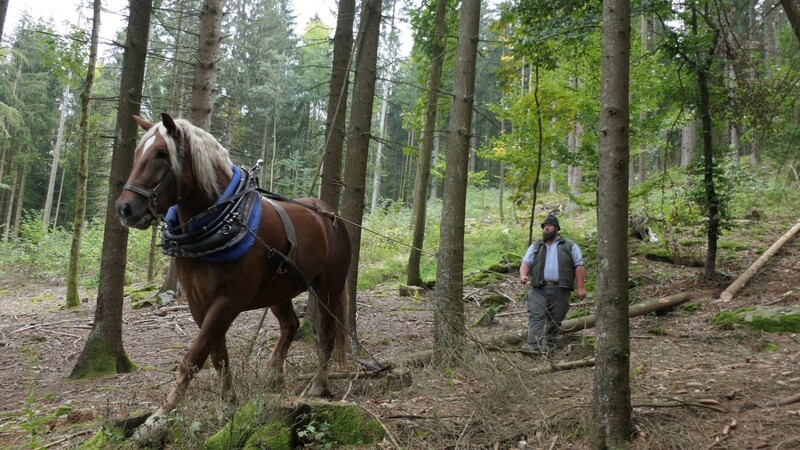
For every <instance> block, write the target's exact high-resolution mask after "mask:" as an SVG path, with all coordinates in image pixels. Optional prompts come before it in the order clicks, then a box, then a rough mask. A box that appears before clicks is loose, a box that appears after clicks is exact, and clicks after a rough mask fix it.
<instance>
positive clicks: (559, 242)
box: [519, 214, 586, 355]
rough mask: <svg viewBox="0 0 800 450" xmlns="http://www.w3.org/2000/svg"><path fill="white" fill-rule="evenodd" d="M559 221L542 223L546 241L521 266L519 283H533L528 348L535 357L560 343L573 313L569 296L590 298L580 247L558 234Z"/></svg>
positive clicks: (537, 244) (551, 217)
mask: <svg viewBox="0 0 800 450" xmlns="http://www.w3.org/2000/svg"><path fill="white" fill-rule="evenodd" d="M560 230H561V226H559V224H558V218H556V216H554V215H552V214H551V215H549V216H547V218H546V219H545V220H544V222H542V240H541V241H537V242H534V243H533V244H532V245H531V246H530V247H528V251H527V252H525V257H524V258H522V264H520V266H519V280H520V281H521V282H522V283H523V284H524V283H527V282H528V281H530V283H531V284H530V288H529V289H528V294H527V295H526V296H525V299H526V303H527V306H528V345H527V347H526V351H528V352H530V353H531V354H537V355H548V354H550V353H552V352H553V351H554V350H555V348H556V344H557V341H558V333H559V327H561V321H563V320H564V317H566V315H567V311H568V310H569V295H570V293H571V292H572V291H573V290H576V294H577V295H578V298H579V299H581V300H583V299H584V298H586V289H585V282H586V271H585V269H584V267H583V255H582V254H581V249H580V247H578V244H576V243H574V242H572V241H570V240H569V239H564V238H562V237H561V235H559V234H558V232H559V231H560Z"/></svg>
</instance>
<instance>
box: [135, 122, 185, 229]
mask: <svg viewBox="0 0 800 450" xmlns="http://www.w3.org/2000/svg"><path fill="white" fill-rule="evenodd" d="M178 130H179V131H180V135H181V139H180V145H179V146H178V164H179V165H181V166H183V157H184V154H185V152H186V150H185V148H184V141H185V140H184V135H183V130H182V129H181V128H180V127H179V128H178ZM171 181H172V182H174V183H175V191H176V193H177V200H175V203H180V201H181V198H182V196H181V182H180V180H179V179H178V177H177V175H175V167H170V169H169V172H167V174H166V175H164V176H163V177H162V178H161V180H159V182H158V184H156V187H154V188H153V189H149V190H148V189H144V188H141V187H139V186H136V185H135V184H130V183H125V184H123V185H122V189H123V190H127V191H131V192H135V193H137V194H139V195H143V196H144V197H146V198H147V199H148V203H147V209H148V210H150V214H152V215H153V217H160V216H161V214H160V213H159V212H158V194H159V192H161V191H163V190H164V189H165V188H166V187H167V185H168V184H169V183H170V182H171Z"/></svg>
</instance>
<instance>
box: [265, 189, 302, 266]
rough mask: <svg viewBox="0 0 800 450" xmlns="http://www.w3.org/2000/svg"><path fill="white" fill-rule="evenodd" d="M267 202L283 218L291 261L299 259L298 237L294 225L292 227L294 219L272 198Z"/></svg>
mask: <svg viewBox="0 0 800 450" xmlns="http://www.w3.org/2000/svg"><path fill="white" fill-rule="evenodd" d="M267 202H268V203H269V204H270V205H272V207H273V208H275V212H277V213H278V216H279V217H280V218H281V222H283V229H284V231H285V232H286V240H287V241H289V254H288V255H287V256H288V257H289V259H292V260H294V259H297V236H296V235H295V234H294V225H292V219H291V218H290V217H289V214H288V213H287V212H286V209H285V208H284V207H283V206H281V204H279V203H277V202H275V201H273V200H272V199H271V198H268V199H267Z"/></svg>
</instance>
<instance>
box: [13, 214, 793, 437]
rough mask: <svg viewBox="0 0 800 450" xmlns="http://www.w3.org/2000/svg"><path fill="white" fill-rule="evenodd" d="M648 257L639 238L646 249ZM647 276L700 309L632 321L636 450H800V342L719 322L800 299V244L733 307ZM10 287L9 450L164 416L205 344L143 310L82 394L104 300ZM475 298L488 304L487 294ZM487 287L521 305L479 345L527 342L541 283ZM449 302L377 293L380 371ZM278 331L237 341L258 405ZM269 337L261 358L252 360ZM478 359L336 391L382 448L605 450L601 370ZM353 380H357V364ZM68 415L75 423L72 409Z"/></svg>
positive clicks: (204, 395)
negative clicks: (143, 414)
mask: <svg viewBox="0 0 800 450" xmlns="http://www.w3.org/2000/svg"><path fill="white" fill-rule="evenodd" d="M784 231H785V230H778V229H774V230H772V231H771V232H772V233H773V236H772V237H774V239H772V240H771V241H769V242H759V243H758V246H756V245H752V246H745V248H747V249H746V250H742V251H740V252H739V253H737V257H736V258H733V259H732V258H728V259H726V260H725V261H724V262H722V263H721V264H720V266H721V267H720V269H721V270H725V271H727V272H728V273H730V274H732V276H733V277H735V276H736V275H738V274H739V273H740V272H741V271H743V270H744V269H745V268H746V267H748V266H749V265H750V264H751V263H753V262H754V261H755V260H756V259H757V257H758V256H759V254H760V253H759V251H760V252H763V250H764V249H765V248H766V247H768V246H769V244H770V243H771V242H773V241H774V240H776V239H777V238H778V237H780V236H781V235H782V234H783V232H784ZM743 238H744V236H743ZM767 240H768V239H767ZM743 243H745V244H747V242H746V241H743ZM639 245H642V244H641V243H639V242H638V241H633V240H632V241H631V247H632V248H634V247H635V246H639ZM757 247H759V248H760V250H759V251H757V250H755V248H757ZM631 278H632V279H636V280H637V283H639V284H638V285H637V286H636V287H635V288H634V289H633V290H632V291H631V296H632V298H633V299H635V300H636V301H644V300H651V299H657V298H662V297H666V296H669V295H672V294H676V293H681V292H684V293H689V294H690V295H691V300H689V301H688V302H687V303H685V304H683V305H680V306H678V307H676V308H674V309H673V310H671V311H669V312H666V313H662V314H658V315H655V314H649V315H646V316H641V317H636V318H632V319H631V321H630V324H631V352H632V353H631V378H630V380H631V390H632V404H633V421H634V425H635V429H636V434H635V437H634V439H633V445H632V447H633V448H637V449H666V448H686V449H689V448H691V449H712V448H713V449H750V448H752V449H760V448H769V449H789V448H800V402H795V403H792V404H788V405H785V406H777V404H778V402H780V401H781V400H783V399H786V398H789V397H791V396H792V395H795V394H797V393H798V392H800V334H794V333H765V332H760V331H752V330H748V329H744V328H738V327H737V328H733V329H720V328H718V327H716V326H714V325H713V324H712V317H713V316H714V314H716V313H718V312H720V311H726V310H733V309H736V308H740V307H743V306H748V305H765V304H773V305H781V306H788V305H798V304H800V288H799V287H798V281H800V239H798V238H795V239H793V240H792V241H790V242H789V243H788V244H787V245H785V246H784V248H783V249H782V250H781V251H780V252H779V253H778V255H777V256H776V257H774V258H773V259H772V260H770V261H769V263H768V264H767V265H766V266H765V267H764V268H762V269H761V271H760V272H759V273H758V274H757V275H756V276H755V277H754V278H753V279H752V280H751V281H750V282H749V283H748V284H747V285H746V286H745V287H744V288H743V289H742V290H741V291H740V292H739V293H738V294H737V295H736V296H735V297H734V299H733V300H732V301H730V302H727V303H723V302H720V301H718V300H717V298H718V296H719V293H720V292H721V291H722V289H724V287H726V286H727V284H728V283H729V282H730V281H728V282H722V283H720V282H713V281H710V280H707V279H705V278H704V277H703V276H702V268H693V267H684V266H678V265H674V264H670V263H666V262H656V261H651V260H649V259H645V258H642V257H636V258H634V259H632V262H631ZM0 290H2V292H3V295H2V297H3V299H2V302H0V448H40V447H42V446H43V447H46V448H73V447H76V446H78V445H80V443H82V442H84V441H86V440H87V439H89V438H91V437H92V436H93V435H94V433H96V432H97V431H98V430H99V429H100V427H101V426H102V424H103V423H106V421H108V420H110V419H115V418H118V417H120V416H124V415H125V414H129V413H130V411H131V410H132V409H136V408H140V409H144V410H148V409H149V410H152V409H154V408H156V407H157V406H158V405H159V404H160V403H161V402H162V400H163V398H164V396H165V394H166V392H167V390H168V389H169V387H170V386H171V382H172V380H173V373H174V370H175V368H176V364H177V362H178V361H179V360H180V358H181V356H182V354H183V352H184V350H185V349H186V348H187V345H188V344H189V342H190V341H191V339H192V337H193V336H194V335H195V334H196V326H195V324H194V323H193V322H192V319H191V317H190V315H189V313H188V311H187V310H184V309H179V308H178V309H173V310H172V311H169V312H168V313H167V314H166V315H164V316H158V315H155V314H153V313H152V312H151V311H150V310H148V309H147V308H144V309H138V310H133V309H131V308H130V307H128V305H127V303H126V306H125V308H124V325H123V334H124V342H125V348H126V351H127V353H128V356H129V357H130V358H131V359H132V360H133V361H134V362H135V364H136V365H137V366H138V369H137V370H136V371H135V372H133V373H129V374H123V375H118V376H115V377H113V378H106V379H98V380H95V381H70V380H67V379H66V377H67V376H68V375H69V373H70V371H71V369H72V367H73V365H74V364H75V361H76V358H77V357H78V355H79V353H80V351H81V349H82V348H83V345H84V342H85V338H86V336H87V334H88V332H89V330H90V327H91V323H92V320H93V317H94V303H95V299H94V298H90V299H89V300H88V301H87V302H86V303H84V304H83V306H82V307H81V308H80V309H79V310H77V311H64V310H62V309H60V308H59V305H60V304H63V303H64V296H65V287H64V286H63V285H60V284H58V283H52V284H48V283H45V282H42V281H31V280H29V279H20V278H16V279H11V280H9V279H5V280H2V285H0ZM466 291H467V292H466V293H468V294H477V292H474V291H476V290H475V289H473V288H467V289H466ZM481 291H482V292H488V291H492V292H500V293H503V294H504V295H506V296H508V297H510V298H512V299H515V300H516V301H515V302H513V303H511V304H510V305H509V306H508V307H507V308H506V309H505V310H504V311H502V312H501V313H499V314H498V315H497V317H496V318H495V320H494V322H493V323H492V325H491V326H489V327H470V328H469V331H468V333H469V335H470V337H472V338H474V340H475V341H486V339H488V338H489V337H490V336H495V335H503V334H508V333H509V332H512V331H524V330H525V327H526V313H525V306H524V304H523V303H522V302H521V301H519V299H521V297H522V294H523V292H524V288H523V286H521V285H520V284H519V283H518V282H517V281H516V277H514V276H512V277H510V278H509V279H507V280H505V281H501V282H499V283H495V284H492V285H489V286H487V287H485V288H482V289H481ZM432 303H433V296H432V294H431V293H428V294H427V295H425V296H423V297H422V298H421V299H412V298H407V297H400V296H399V295H398V294H397V289H396V286H387V287H386V289H385V290H374V291H370V292H363V293H360V294H359V296H358V302H357V306H358V334H359V340H360V341H361V344H362V345H363V347H364V351H365V352H366V353H367V354H369V355H370V357H369V358H368V359H371V358H374V359H377V360H380V361H386V362H392V361H394V360H397V359H398V358H401V357H403V356H404V355H408V354H411V353H414V352H419V351H422V350H427V349H431V348H432V335H433V312H432V310H433V308H432ZM177 305H178V306H180V305H181V303H180V302H178V303H177ZM465 305H466V313H467V316H468V320H469V323H472V322H473V321H475V320H476V319H477V318H478V317H479V316H480V315H481V314H482V312H483V311H482V310H481V309H480V308H479V307H478V306H477V305H476V304H475V303H474V302H470V301H468V302H466V303H465ZM573 309H575V308H573ZM260 319H261V313H260V312H251V313H246V314H243V315H242V316H240V318H239V319H237V321H236V322H235V323H234V326H233V328H232V329H231V330H230V332H229V333H228V342H229V347H230V348H231V361H232V363H231V364H232V367H233V369H234V377H235V380H236V385H237V392H238V395H239V398H240V399H242V398H248V397H249V396H253V395H257V393H258V392H259V391H260V390H261V387H262V386H261V384H260V383H261V382H262V381H263V373H264V365H265V363H266V359H267V356H268V353H269V351H270V349H271V347H272V344H273V343H274V342H275V339H276V337H277V333H278V331H277V323H276V321H275V319H274V317H273V316H272V315H268V316H267V319H266V322H265V323H264V325H263V327H262V328H261V329H260V330H259V329H258V323H259V320H260ZM593 337H594V329H587V330H583V331H580V332H577V333H572V334H568V335H563V336H562V341H563V342H564V344H565V345H564V346H563V347H562V349H561V350H560V351H559V352H558V353H557V354H556V355H555V356H554V360H553V361H554V362H556V363H560V362H563V361H568V360H575V359H579V358H583V357H585V356H590V355H591V348H590V347H589V346H588V345H587V344H588V343H589V342H591V341H592V338H593ZM252 339H255V340H256V343H257V345H255V350H254V351H253V352H252V354H251V355H250V356H249V358H248V357H247V356H246V353H247V348H248V344H249V342H251V340H252ZM476 348H477V349H478V350H476V351H475V355H474V358H473V359H472V362H471V363H470V364H469V365H467V366H465V367H462V368H453V369H448V370H444V371H443V370H440V369H439V370H437V369H434V368H431V367H416V368H410V369H409V370H410V373H411V383H410V385H409V386H405V387H400V388H397V389H394V390H392V389H386V387H385V386H386V383H385V380H383V379H380V378H371V379H360V378H359V379H354V378H353V377H351V378H349V379H336V380H333V381H332V386H331V387H332V390H333V391H334V395H335V398H334V400H342V399H343V398H344V400H346V401H349V402H355V403H357V404H359V405H361V406H362V407H364V408H365V409H367V410H369V411H370V412H372V413H373V414H374V415H375V416H376V417H378V418H379V419H380V421H381V422H382V423H383V424H384V425H385V427H386V428H387V430H388V431H389V432H390V436H391V437H390V438H389V439H387V440H386V441H384V443H382V444H380V446H377V447H380V448H392V447H394V446H399V447H402V448H408V449H416V448H448V449H449V448H473V449H484V448H485V449H509V448H515V449H516V448H527V449H580V448H588V447H589V445H588V443H589V437H588V436H589V430H590V427H589V423H590V421H591V417H592V407H591V404H592V383H593V376H594V370H593V367H591V366H588V367H584V368H577V369H572V370H563V371H555V372H546V371H547V368H548V367H550V362H547V361H542V360H540V359H534V358H531V357H528V356H525V355H524V354H522V353H520V352H519V351H518V348H519V346H518V345H517V346H509V348H507V349H497V348H490V347H488V346H483V347H481V346H476ZM567 348H569V349H571V352H570V354H567V350H566V349H567ZM587 349H588V350H587ZM314 355H315V353H314V348H313V346H312V345H311V344H307V343H302V342H298V343H295V344H294V345H293V346H292V349H291V350H290V355H289V359H288V363H287V366H286V371H287V377H286V378H287V386H286V388H285V390H284V394H285V395H290V396H291V395H299V394H300V393H301V392H302V391H303V389H304V388H305V387H306V383H307V381H304V380H307V379H308V378H307V375H309V374H310V373H312V371H313V367H314V365H315V364H316V357H315V356H314ZM350 368H351V369H356V364H355V363H351V366H350ZM543 369H544V370H543ZM542 372H546V373H542ZM214 392H215V376H214V372H213V370H203V371H201V372H200V374H199V375H198V376H197V378H196V379H195V382H193V384H192V386H191V387H190V388H189V393H188V396H187V398H186V400H185V401H184V402H183V403H182V405H181V407H180V408H179V410H178V416H179V417H181V418H182V419H183V420H186V421H187V423H189V424H195V425H196V426H194V427H193V429H194V433H196V435H197V436H196V437H195V439H196V440H195V441H192V440H191V439H190V438H186V437H184V439H183V440H182V441H180V442H181V443H180V444H178V443H177V442H178V440H177V439H176V440H175V441H172V442H168V443H167V444H166V447H167V448H186V447H193V446H194V444H192V442H194V443H195V444H199V443H200V442H202V439H203V437H204V436H207V435H208V434H209V433H211V432H213V430H212V429H213V427H214V426H218V424H217V423H223V422H220V419H219V409H220V402H219V401H218V400H216V399H217V396H216V395H215V394H214ZM63 407H68V408H69V410H68V411H69V412H68V413H66V414H64V413H63V412H64V411H67V410H66V409H64V408H63ZM59 408H61V411H59ZM215 424H217V425H215ZM187 428H189V427H187ZM204 433H205V434H204ZM319 448H322V446H320V447H319Z"/></svg>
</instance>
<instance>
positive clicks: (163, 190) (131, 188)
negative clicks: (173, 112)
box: [116, 113, 186, 229]
mask: <svg viewBox="0 0 800 450" xmlns="http://www.w3.org/2000/svg"><path fill="white" fill-rule="evenodd" d="M133 119H134V120H135V121H136V123H138V124H139V126H140V127H142V129H144V130H145V134H144V136H142V139H141V141H140V142H139V146H138V147H137V148H136V154H135V159H134V163H133V169H132V170H131V174H130V176H129V177H128V181H126V182H125V185H124V186H123V187H122V189H123V190H122V194H120V196H119V198H117V202H116V208H117V214H119V217H120V220H121V221H122V224H123V225H125V226H126V227H134V228H140V229H144V228H147V227H148V226H149V225H150V224H151V223H152V222H153V220H154V219H155V218H156V217H158V216H163V215H164V214H165V213H166V212H167V209H168V208H169V207H170V206H172V205H174V204H175V203H178V202H179V201H180V199H181V184H182V183H181V179H182V174H183V160H184V157H185V152H186V150H185V147H186V137H185V132H184V131H183V130H182V129H181V128H180V127H179V126H178V125H177V124H176V123H175V121H174V120H173V119H172V117H170V115H169V114H166V113H163V114H162V115H161V119H162V122H161V123H158V124H154V123H151V122H148V121H146V120H144V119H142V118H140V117H138V116H133Z"/></svg>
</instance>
